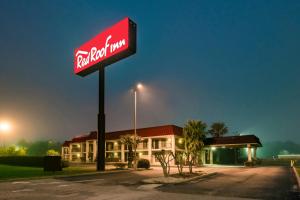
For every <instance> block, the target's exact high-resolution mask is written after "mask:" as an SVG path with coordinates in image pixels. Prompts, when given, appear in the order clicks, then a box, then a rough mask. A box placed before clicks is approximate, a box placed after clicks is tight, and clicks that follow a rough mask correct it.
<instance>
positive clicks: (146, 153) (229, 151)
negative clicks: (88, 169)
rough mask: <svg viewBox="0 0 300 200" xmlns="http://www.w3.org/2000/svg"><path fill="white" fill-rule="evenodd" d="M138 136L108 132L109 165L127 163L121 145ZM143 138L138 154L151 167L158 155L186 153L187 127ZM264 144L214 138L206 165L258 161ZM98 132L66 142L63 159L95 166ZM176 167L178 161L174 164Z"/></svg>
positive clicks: (143, 132) (250, 138)
mask: <svg viewBox="0 0 300 200" xmlns="http://www.w3.org/2000/svg"><path fill="white" fill-rule="evenodd" d="M128 134H131V135H133V134H134V130H132V129H131V130H123V131H115V132H109V133H106V135H105V138H106V145H105V149H106V158H105V160H106V162H107V163H110V162H127V157H128V150H127V146H126V145H124V144H122V143H121V142H120V137H121V136H123V135H128ZM137 135H138V136H140V137H141V138H142V142H141V143H139V144H138V148H137V154H138V157H139V158H140V159H141V158H143V159H147V160H149V161H150V164H151V165H159V162H158V160H156V159H155V157H154V155H153V154H154V152H156V151H160V150H163V149H164V150H166V151H172V152H174V153H175V152H177V151H184V140H183V128H181V127H178V126H175V125H165V126H157V127H149V128H140V129H137ZM261 146H262V144H261V142H260V140H259V138H258V137H256V136H255V135H242V136H226V137H211V138H206V139H205V141H204V149H203V150H202V152H201V160H202V162H203V164H229V165H234V164H236V165H239V164H243V163H244V162H245V161H252V160H253V159H254V160H255V159H256V150H257V148H258V147H261ZM96 154H97V132H90V133H89V134H85V135H81V136H77V137H74V138H72V139H71V140H70V141H65V142H64V144H63V145H62V159H64V160H68V161H70V162H75V163H94V162H95V161H96V157H97V155H96ZM171 164H172V165H174V161H172V163H171Z"/></svg>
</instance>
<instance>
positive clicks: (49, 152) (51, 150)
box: [47, 149, 60, 156]
mask: <svg viewBox="0 0 300 200" xmlns="http://www.w3.org/2000/svg"><path fill="white" fill-rule="evenodd" d="M59 155H60V154H59V152H58V151H55V150H54V149H49V150H48V151H47V156H59Z"/></svg>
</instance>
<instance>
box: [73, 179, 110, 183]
mask: <svg viewBox="0 0 300 200" xmlns="http://www.w3.org/2000/svg"><path fill="white" fill-rule="evenodd" d="M94 181H104V179H102V178H99V179H90V180H81V181H72V182H74V183H85V182H94Z"/></svg>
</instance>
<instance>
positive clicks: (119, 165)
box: [114, 162, 127, 169]
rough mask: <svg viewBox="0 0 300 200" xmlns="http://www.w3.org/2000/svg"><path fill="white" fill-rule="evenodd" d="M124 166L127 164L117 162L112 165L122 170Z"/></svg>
mask: <svg viewBox="0 0 300 200" xmlns="http://www.w3.org/2000/svg"><path fill="white" fill-rule="evenodd" d="M126 165H127V163H122V162H118V163H115V164H114V166H115V167H116V169H124V168H125V166H126Z"/></svg>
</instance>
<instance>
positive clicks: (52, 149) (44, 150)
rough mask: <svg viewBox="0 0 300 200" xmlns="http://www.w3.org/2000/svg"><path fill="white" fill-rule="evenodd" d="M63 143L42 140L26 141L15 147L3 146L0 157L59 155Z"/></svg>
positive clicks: (0, 149)
mask: <svg viewBox="0 0 300 200" xmlns="http://www.w3.org/2000/svg"><path fill="white" fill-rule="evenodd" d="M60 151H61V143H60V142H56V141H53V140H40V141H34V142H28V141H26V140H24V139H22V140H20V141H19V142H17V143H16V144H14V145H10V146H1V147H0V156H18V155H19V156H45V155H49V154H52V155H53V154H55V155H59V154H60Z"/></svg>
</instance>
